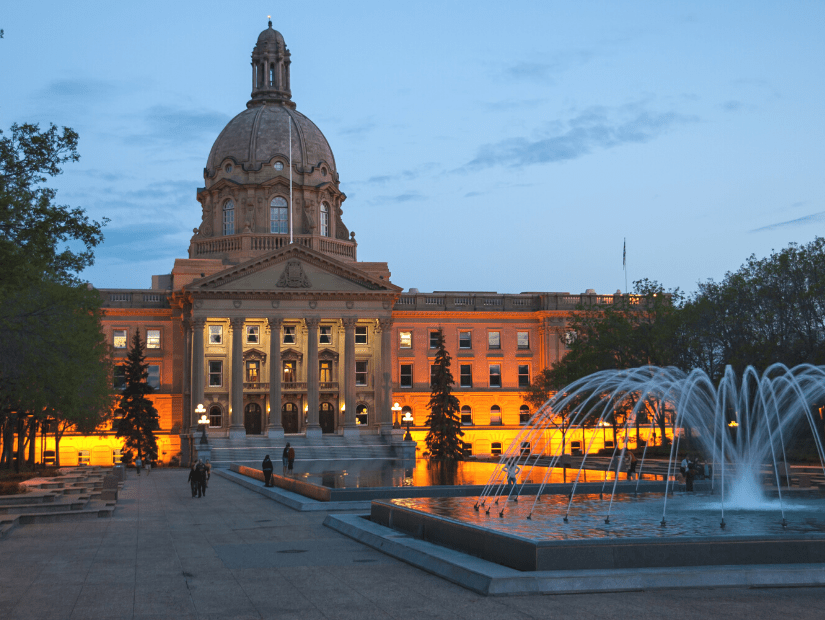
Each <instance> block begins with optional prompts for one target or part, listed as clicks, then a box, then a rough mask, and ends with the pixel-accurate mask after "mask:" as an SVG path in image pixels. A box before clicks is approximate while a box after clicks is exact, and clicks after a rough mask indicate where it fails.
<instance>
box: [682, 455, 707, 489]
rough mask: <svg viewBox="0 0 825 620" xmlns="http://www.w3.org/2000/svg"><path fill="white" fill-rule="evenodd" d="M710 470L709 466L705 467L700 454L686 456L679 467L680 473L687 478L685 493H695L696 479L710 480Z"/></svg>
mask: <svg viewBox="0 0 825 620" xmlns="http://www.w3.org/2000/svg"><path fill="white" fill-rule="evenodd" d="M708 470H709V466H708V465H705V462H704V461H703V460H702V457H701V456H699V455H698V454H694V455H690V454H687V455H685V458H683V459H682V462H681V464H680V465H679V472H680V473H681V474H682V476H684V478H685V491H689V492H691V493H692V492H693V481H694V480H696V478H701V479H704V478H709V477H710V472H709V471H708Z"/></svg>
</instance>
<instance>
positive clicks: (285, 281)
mask: <svg viewBox="0 0 825 620" xmlns="http://www.w3.org/2000/svg"><path fill="white" fill-rule="evenodd" d="M275 286H278V287H280V288H310V287H311V286H312V284H310V282H309V278H308V277H307V276H306V274H305V273H304V267H303V265H302V264H301V261H299V260H297V259H292V260H288V261H287V262H286V266H285V267H284V270H283V272H282V273H281V277H280V278H279V279H278V283H277V284H276V285H275Z"/></svg>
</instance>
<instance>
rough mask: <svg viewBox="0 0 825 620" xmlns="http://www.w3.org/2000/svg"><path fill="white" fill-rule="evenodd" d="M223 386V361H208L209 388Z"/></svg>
mask: <svg viewBox="0 0 825 620" xmlns="http://www.w3.org/2000/svg"><path fill="white" fill-rule="evenodd" d="M221 385H223V360H209V387H221Z"/></svg>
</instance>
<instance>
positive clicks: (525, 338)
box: [516, 332, 530, 349]
mask: <svg viewBox="0 0 825 620" xmlns="http://www.w3.org/2000/svg"><path fill="white" fill-rule="evenodd" d="M516 343H517V344H518V348H519V349H529V348H530V332H517V333H516Z"/></svg>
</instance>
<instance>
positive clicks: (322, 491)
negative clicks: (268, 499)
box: [229, 463, 330, 502]
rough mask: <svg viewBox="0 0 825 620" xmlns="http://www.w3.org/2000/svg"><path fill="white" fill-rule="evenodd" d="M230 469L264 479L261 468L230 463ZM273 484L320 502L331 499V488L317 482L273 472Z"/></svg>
mask: <svg viewBox="0 0 825 620" xmlns="http://www.w3.org/2000/svg"><path fill="white" fill-rule="evenodd" d="M229 470H230V471H234V472H235V473H236V474H241V475H242V476H248V477H249V478H255V480H260V481H261V482H263V481H264V472H263V471H261V470H260V469H255V468H254V467H247V466H246V465H238V464H236V463H230V465H229ZM272 484H274V485H275V486H276V487H278V488H281V489H284V490H286V491H292V492H293V493H298V494H299V495H303V496H304V497H309V498H310V499H314V500H318V501H319V502H328V501H330V489H328V488H326V487H321V486H318V485H317V484H310V483H308V482H301V481H300V480H295V479H294V478H286V477H284V476H279V475H277V474H272Z"/></svg>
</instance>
